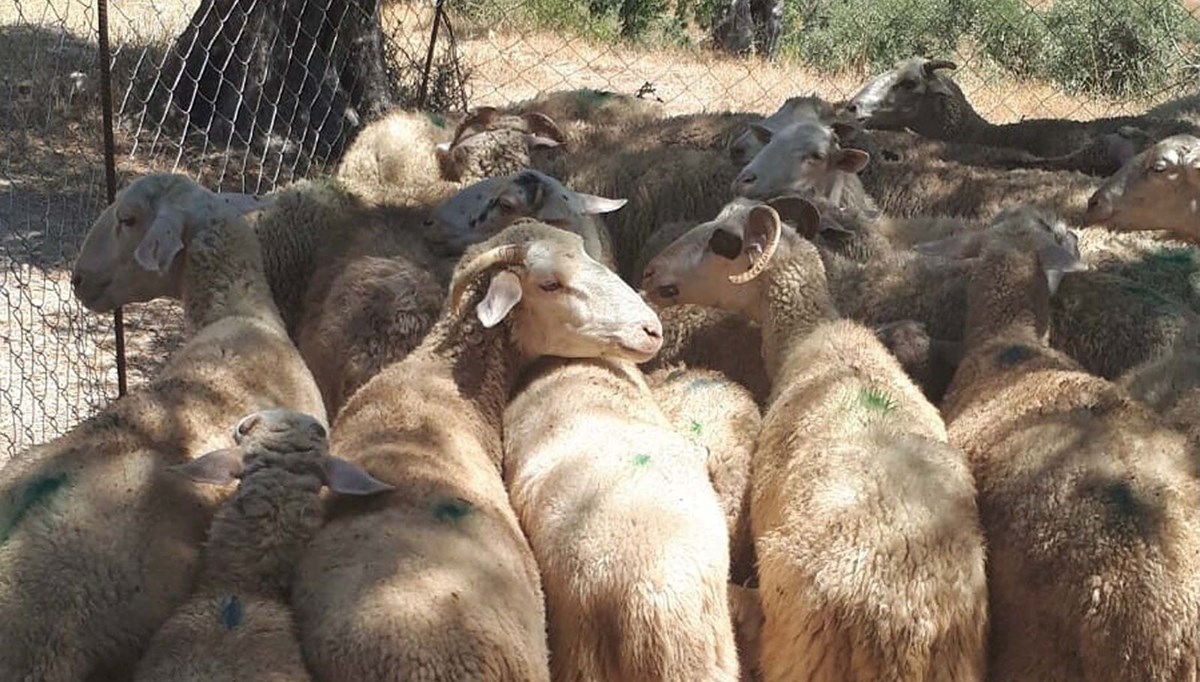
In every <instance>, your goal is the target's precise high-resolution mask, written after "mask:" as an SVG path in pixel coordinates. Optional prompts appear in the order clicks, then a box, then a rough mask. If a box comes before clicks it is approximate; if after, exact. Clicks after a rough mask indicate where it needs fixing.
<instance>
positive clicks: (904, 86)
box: [897, 79, 917, 90]
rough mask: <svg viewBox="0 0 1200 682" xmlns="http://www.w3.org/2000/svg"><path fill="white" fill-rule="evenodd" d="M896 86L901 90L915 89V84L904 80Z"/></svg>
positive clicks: (912, 81)
mask: <svg viewBox="0 0 1200 682" xmlns="http://www.w3.org/2000/svg"><path fill="white" fill-rule="evenodd" d="M897 85H899V86H900V89H901V90H912V89H914V88H916V87H917V82H916V81H914V80H908V79H905V80H902V81H900V82H899V83H898V84H897Z"/></svg>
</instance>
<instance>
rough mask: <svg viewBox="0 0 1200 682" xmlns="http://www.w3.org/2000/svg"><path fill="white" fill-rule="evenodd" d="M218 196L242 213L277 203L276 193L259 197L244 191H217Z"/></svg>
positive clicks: (259, 209) (252, 211)
mask: <svg viewBox="0 0 1200 682" xmlns="http://www.w3.org/2000/svg"><path fill="white" fill-rule="evenodd" d="M217 198H218V199H220V200H221V201H223V202H225V203H226V204H228V205H229V206H231V207H233V210H235V211H237V212H238V213H239V214H241V215H246V214H247V213H254V212H255V211H261V210H263V209H265V208H267V207H268V206H270V205H272V204H274V203H275V196H274V195H269V196H265V197H259V196H255V195H253V194H245V193H243V192H217Z"/></svg>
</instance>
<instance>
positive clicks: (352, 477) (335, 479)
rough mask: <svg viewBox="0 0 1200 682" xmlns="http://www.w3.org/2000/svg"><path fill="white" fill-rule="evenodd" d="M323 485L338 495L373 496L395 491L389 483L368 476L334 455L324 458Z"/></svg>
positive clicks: (358, 468)
mask: <svg viewBox="0 0 1200 682" xmlns="http://www.w3.org/2000/svg"><path fill="white" fill-rule="evenodd" d="M325 485H327V486H329V489H330V490H332V491H333V492H335V493H337V494H339V495H375V494H377V493H383V492H387V491H389V490H395V489H396V487H395V486H393V485H391V484H390V483H384V482H383V481H381V480H379V479H377V478H375V477H374V476H372V475H371V474H368V473H367V472H366V470H364V469H363V468H362V467H360V466H358V465H357V464H352V463H350V462H347V461H346V460H344V459H342V458H341V457H335V456H334V455H329V456H328V457H326V458H325Z"/></svg>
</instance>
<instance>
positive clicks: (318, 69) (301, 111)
mask: <svg viewBox="0 0 1200 682" xmlns="http://www.w3.org/2000/svg"><path fill="white" fill-rule="evenodd" d="M392 97H393V95H392V85H391V82H390V80H389V79H388V76H387V69H386V66H385V63H384V52H383V34H382V28H381V25H380V21H379V12H378V3H377V0H202V2H201V4H200V7H199V8H198V9H197V10H196V12H195V14H194V15H193V16H192V19H191V21H190V22H189V23H188V26H187V28H186V29H184V31H183V33H182V34H181V35H180V36H179V37H178V38H177V39H176V40H175V42H174V44H173V45H172V46H171V48H170V50H169V52H168V53H167V56H166V59H165V60H164V65H163V70H162V74H161V76H160V77H159V78H158V79H157V80H156V82H155V83H154V85H153V90H152V91H151V92H150V93H149V97H148V98H147V110H148V111H154V112H158V116H157V118H158V120H160V121H162V120H166V121H172V122H177V123H180V124H183V125H185V126H186V128H187V129H188V130H189V131H190V132H197V131H198V132H201V133H203V135H204V136H205V138H206V140H207V141H208V142H209V143H211V144H219V145H225V144H229V145H234V146H240V147H252V146H253V147H257V146H259V145H267V144H272V143H282V144H283V145H285V146H293V147H294V146H299V148H300V150H301V151H302V152H303V153H304V154H305V155H306V156H308V157H310V158H313V159H319V160H330V159H335V158H337V157H338V156H340V154H341V153H342V151H343V149H344V147H345V144H346V141H347V140H348V139H349V138H350V137H351V136H352V133H353V131H354V130H355V129H356V128H358V127H359V126H360V125H361V124H362V123H363V122H364V121H369V120H372V119H374V118H377V117H379V116H380V115H381V114H382V113H383V112H384V111H386V110H387V108H388V107H389V106H390V105H391V103H392Z"/></svg>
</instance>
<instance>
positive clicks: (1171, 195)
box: [1084, 135, 1200, 242]
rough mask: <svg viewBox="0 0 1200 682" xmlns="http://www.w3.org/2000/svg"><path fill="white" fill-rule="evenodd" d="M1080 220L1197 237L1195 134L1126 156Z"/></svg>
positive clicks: (1199, 171)
mask: <svg viewBox="0 0 1200 682" xmlns="http://www.w3.org/2000/svg"><path fill="white" fill-rule="evenodd" d="M1084 222H1085V224H1088V225H1095V224H1104V225H1105V226H1107V227H1108V228H1109V229H1112V230H1124V231H1142V230H1167V231H1169V232H1171V233H1172V234H1173V235H1174V236H1177V237H1179V238H1180V239H1185V240H1187V241H1190V242H1198V241H1200V138H1197V137H1195V136H1193V135H1173V136H1171V137H1168V138H1166V139H1163V140H1161V141H1159V142H1158V143H1157V144H1155V145H1154V146H1152V147H1151V148H1150V149H1147V150H1146V151H1145V152H1142V153H1141V154H1139V155H1138V156H1137V157H1135V158H1134V159H1132V160H1130V161H1129V162H1128V163H1126V164H1125V165H1124V166H1123V167H1122V168H1121V169H1120V170H1119V171H1118V172H1116V173H1114V174H1113V176H1112V177H1110V178H1108V179H1107V180H1105V182H1104V184H1102V185H1100V186H1099V187H1098V188H1097V189H1096V191H1095V192H1094V193H1093V194H1092V196H1091V197H1090V198H1089V199H1088V203H1087V211H1086V213H1085V215H1084Z"/></svg>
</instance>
